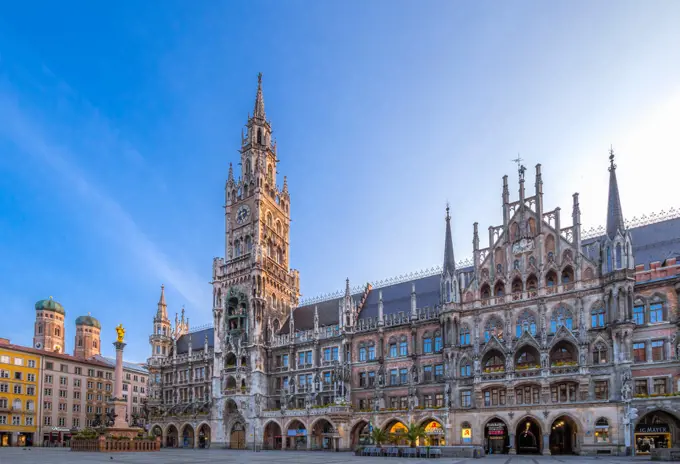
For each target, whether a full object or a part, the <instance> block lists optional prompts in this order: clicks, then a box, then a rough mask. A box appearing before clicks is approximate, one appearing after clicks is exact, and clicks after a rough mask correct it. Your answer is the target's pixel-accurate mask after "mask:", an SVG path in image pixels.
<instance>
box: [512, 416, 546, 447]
mask: <svg viewBox="0 0 680 464" xmlns="http://www.w3.org/2000/svg"><path fill="white" fill-rule="evenodd" d="M515 440H516V445H515V446H516V447H517V448H516V449H517V454H538V453H540V452H541V426H540V425H538V421H537V420H536V419H534V418H533V417H526V418H524V419H522V420H521V421H519V424H517V430H516V431H515Z"/></svg>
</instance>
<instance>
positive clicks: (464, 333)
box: [459, 325, 470, 345]
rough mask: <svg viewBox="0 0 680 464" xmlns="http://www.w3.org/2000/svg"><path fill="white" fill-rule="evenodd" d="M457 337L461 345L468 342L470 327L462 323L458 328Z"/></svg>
mask: <svg viewBox="0 0 680 464" xmlns="http://www.w3.org/2000/svg"><path fill="white" fill-rule="evenodd" d="M459 339H460V344H461V345H469V344H470V328H469V327H468V326H467V325H463V326H462V327H461V328H460V330H459Z"/></svg>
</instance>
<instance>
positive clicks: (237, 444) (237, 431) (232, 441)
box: [229, 422, 246, 449]
mask: <svg viewBox="0 0 680 464" xmlns="http://www.w3.org/2000/svg"><path fill="white" fill-rule="evenodd" d="M229 448H231V449H245V448H246V429H245V427H243V424H241V423H240V422H237V423H235V424H234V426H233V427H232V428H231V435H230V438H229Z"/></svg>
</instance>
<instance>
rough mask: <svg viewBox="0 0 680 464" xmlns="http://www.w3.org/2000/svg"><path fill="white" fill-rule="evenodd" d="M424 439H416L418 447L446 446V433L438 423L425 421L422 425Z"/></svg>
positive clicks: (429, 420) (431, 420)
mask: <svg viewBox="0 0 680 464" xmlns="http://www.w3.org/2000/svg"><path fill="white" fill-rule="evenodd" d="M422 426H423V430H424V431H425V437H424V438H422V439H418V442H419V443H418V444H419V445H420V446H446V433H445V432H444V427H442V424H441V423H440V422H439V421H436V420H434V419H426V420H425V421H424V422H423V423H422Z"/></svg>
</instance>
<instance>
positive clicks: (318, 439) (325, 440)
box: [310, 419, 337, 451]
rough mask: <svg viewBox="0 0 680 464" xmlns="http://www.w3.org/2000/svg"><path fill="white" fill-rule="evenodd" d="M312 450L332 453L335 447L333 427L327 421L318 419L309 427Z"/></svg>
mask: <svg viewBox="0 0 680 464" xmlns="http://www.w3.org/2000/svg"><path fill="white" fill-rule="evenodd" d="M310 429H311V431H310V435H311V436H310V438H311V440H312V449H314V450H325V451H332V450H334V449H336V448H337V446H336V433H335V427H333V424H331V423H330V421H328V420H327V419H319V420H317V421H316V422H314V423H313V424H312V426H311V427H310Z"/></svg>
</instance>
